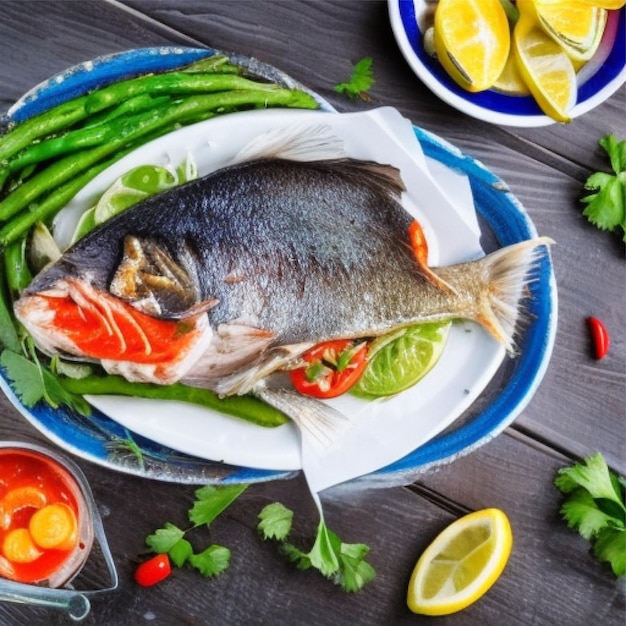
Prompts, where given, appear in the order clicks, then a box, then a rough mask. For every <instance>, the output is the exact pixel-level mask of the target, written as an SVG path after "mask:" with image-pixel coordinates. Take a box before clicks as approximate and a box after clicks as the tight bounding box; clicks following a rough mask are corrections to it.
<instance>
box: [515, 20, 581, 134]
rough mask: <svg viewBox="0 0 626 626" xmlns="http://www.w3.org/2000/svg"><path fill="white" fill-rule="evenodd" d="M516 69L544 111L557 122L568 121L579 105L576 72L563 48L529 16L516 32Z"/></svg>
mask: <svg viewBox="0 0 626 626" xmlns="http://www.w3.org/2000/svg"><path fill="white" fill-rule="evenodd" d="M513 42H514V51H515V59H516V61H517V66H518V68H519V70H520V72H521V74H522V77H523V79H524V81H525V82H526V84H527V85H528V88H529V89H530V91H531V92H532V94H533V96H534V98H535V100H536V101H537V104H538V105H539V106H540V107H541V110H542V111H543V112H544V113H545V114H546V115H548V116H550V117H551V118H552V119H554V120H556V121H558V122H569V121H570V117H569V111H570V109H571V108H572V107H573V106H574V104H575V103H576V95H577V91H578V90H577V86H576V72H575V71H574V66H573V65H572V61H571V60H570V58H569V57H568V56H567V54H565V52H564V51H563V49H562V48H561V46H560V45H559V44H558V43H556V41H554V39H552V38H551V37H549V36H548V35H547V34H546V33H545V32H544V31H543V30H542V29H541V27H540V26H539V25H538V24H537V22H536V21H535V20H534V19H533V18H532V17H530V16H529V15H528V14H525V13H522V14H521V16H520V19H519V20H518V22H517V24H516V25H515V29H514V31H513Z"/></svg>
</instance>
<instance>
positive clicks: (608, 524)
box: [554, 453, 626, 577]
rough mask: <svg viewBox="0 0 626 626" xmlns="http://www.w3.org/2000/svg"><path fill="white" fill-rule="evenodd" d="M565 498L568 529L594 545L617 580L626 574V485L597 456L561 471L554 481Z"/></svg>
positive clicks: (564, 512) (597, 454)
mask: <svg viewBox="0 0 626 626" xmlns="http://www.w3.org/2000/svg"><path fill="white" fill-rule="evenodd" d="M554 483H555V485H556V487H557V488H558V489H559V490H560V491H561V492H562V493H563V494H565V496H566V498H565V501H564V503H563V505H562V507H561V511H560V512H561V514H562V515H563V518H564V519H565V521H566V522H567V525H568V526H569V527H570V528H572V529H574V530H577V531H578V532H579V533H580V534H581V535H582V536H583V537H584V538H585V539H587V540H589V541H590V542H591V545H592V550H593V554H594V556H595V557H596V558H597V559H598V560H599V561H603V562H604V561H606V562H608V563H609V565H610V566H611V569H612V570H613V573H614V574H615V576H618V577H619V576H623V575H624V573H626V501H625V499H624V490H625V488H626V481H625V480H624V478H622V477H620V476H617V475H616V474H615V473H613V472H612V471H611V470H609V468H608V466H607V464H606V461H605V460H604V457H603V456H602V455H601V454H600V453H596V454H594V455H592V456H590V457H588V458H586V459H584V460H583V462H582V463H575V464H574V465H573V466H570V467H564V468H561V469H560V470H559V471H558V474H557V477H556V478H555V481H554Z"/></svg>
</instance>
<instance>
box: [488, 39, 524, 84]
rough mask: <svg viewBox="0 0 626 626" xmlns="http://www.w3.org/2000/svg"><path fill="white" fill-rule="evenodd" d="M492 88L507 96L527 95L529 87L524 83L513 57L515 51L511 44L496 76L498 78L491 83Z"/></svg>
mask: <svg viewBox="0 0 626 626" xmlns="http://www.w3.org/2000/svg"><path fill="white" fill-rule="evenodd" d="M493 88H494V89H495V90H497V91H500V92H502V93H505V94H508V95H509V96H529V95H530V89H528V85H527V84H526V83H525V81H524V78H523V77H522V74H521V72H520V71H519V68H518V67H517V60H516V59H515V51H514V50H513V46H511V50H510V52H509V57H508V59H507V60H506V64H505V66H504V69H503V70H502V74H500V76H498V80H497V81H496V82H495V83H494V84H493Z"/></svg>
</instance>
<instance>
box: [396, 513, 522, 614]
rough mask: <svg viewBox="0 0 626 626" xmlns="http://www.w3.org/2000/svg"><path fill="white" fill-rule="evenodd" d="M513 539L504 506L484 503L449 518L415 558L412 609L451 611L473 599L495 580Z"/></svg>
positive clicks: (435, 612) (410, 597)
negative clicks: (471, 510)
mask: <svg viewBox="0 0 626 626" xmlns="http://www.w3.org/2000/svg"><path fill="white" fill-rule="evenodd" d="M512 544H513V535H512V533H511V525H510V523H509V520H508V518H507V516H506V515H505V514H504V513H503V512H502V511H501V510H500V509H494V508H491V509H483V510H481V511H476V512H474V513H470V514H469V515H465V516H464V517H461V518H459V519H457V520H456V521H455V522H453V523H452V524H450V526H448V527H447V528H446V529H445V530H444V531H443V532H441V533H440V534H439V535H438V536H437V537H436V538H435V540H434V541H433V542H432V543H431V544H430V545H429V546H428V548H426V551H425V552H424V553H423V554H422V556H421V557H420V558H419V560H418V561H417V564H416V566H415V569H414V570H413V574H412V576H411V580H410V582H409V589H408V594H407V604H408V607H409V609H411V611H413V612H414V613H419V614H423V615H448V614H450V613H455V612H457V611H460V610H462V609H464V608H466V607H468V606H469V605H470V604H472V603H474V602H475V601H476V600H478V599H479V598H480V597H481V596H483V595H484V594H485V593H486V592H487V590H488V589H489V588H490V587H491V586H492V585H493V584H494V583H495V582H496V580H497V579H498V577H499V576H500V574H501V573H502V571H503V570H504V567H505V565H506V563H507V561H508V558H509V555H510V553H511V546H512Z"/></svg>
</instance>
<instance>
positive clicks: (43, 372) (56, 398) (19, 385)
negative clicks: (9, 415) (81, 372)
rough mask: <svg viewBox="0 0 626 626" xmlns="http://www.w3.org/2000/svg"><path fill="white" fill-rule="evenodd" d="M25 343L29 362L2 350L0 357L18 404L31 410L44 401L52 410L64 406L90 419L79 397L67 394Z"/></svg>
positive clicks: (88, 409) (29, 345)
mask: <svg viewBox="0 0 626 626" xmlns="http://www.w3.org/2000/svg"><path fill="white" fill-rule="evenodd" d="M27 343H28V346H27V350H29V352H30V357H31V358H30V359H28V358H26V357H25V356H23V355H21V354H18V353H17V352H13V351H12V350H4V351H3V352H2V354H1V355H0V365H1V366H2V367H4V368H5V370H6V374H7V377H8V378H9V380H10V381H11V383H12V387H13V390H14V391H15V394H16V395H17V397H18V398H19V399H20V401H21V402H22V404H23V405H24V406H25V407H27V408H32V407H34V406H35V405H36V404H37V403H38V402H39V401H41V400H44V401H45V402H46V403H47V404H48V405H50V406H51V407H52V408H58V407H59V406H61V405H65V406H68V407H70V408H71V409H74V410H75V411H77V412H78V413H79V414H80V415H90V414H91V407H90V406H89V404H88V403H87V401H86V400H85V399H84V398H83V397H82V396H79V395H76V394H73V393H70V392H69V391H67V390H66V389H65V388H64V387H63V385H61V383H60V382H59V379H58V378H57V377H56V376H55V374H54V373H53V372H52V371H51V370H50V369H48V368H47V367H46V366H44V365H43V364H42V363H41V362H40V361H39V359H38V357H37V353H36V351H35V349H34V346H33V345H32V343H31V342H27Z"/></svg>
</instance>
